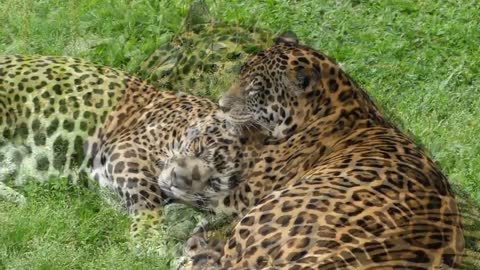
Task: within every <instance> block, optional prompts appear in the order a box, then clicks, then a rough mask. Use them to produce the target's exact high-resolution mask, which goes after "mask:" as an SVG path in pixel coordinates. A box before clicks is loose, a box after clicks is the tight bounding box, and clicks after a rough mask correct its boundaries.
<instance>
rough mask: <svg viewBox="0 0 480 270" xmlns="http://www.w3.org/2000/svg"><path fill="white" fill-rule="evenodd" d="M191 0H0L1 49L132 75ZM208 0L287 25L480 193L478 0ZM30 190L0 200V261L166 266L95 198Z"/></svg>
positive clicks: (224, 11) (252, 19)
mask: <svg viewBox="0 0 480 270" xmlns="http://www.w3.org/2000/svg"><path fill="white" fill-rule="evenodd" d="M188 3H189V1H157V0H149V1H148V0H7V1H2V2H0V21H1V22H2V24H1V25H0V52H1V53H5V54H12V53H20V54H49V55H70V56H79V57H83V58H87V59H90V60H91V61H94V62H97V63H102V64H107V65H111V66H115V67H119V68H122V69H125V70H128V71H130V72H135V71H136V70H137V67H138V66H139V63H140V62H141V61H142V60H144V59H146V57H147V56H148V55H149V53H151V52H152V51H153V50H154V49H155V48H156V47H157V46H159V45H160V44H161V43H162V42H164V41H166V40H168V39H169V38H170V37H171V36H172V35H174V34H175V33H178V32H179V31H181V20H182V18H183V16H184V15H185V13H186V10H187V8H188ZM209 3H210V4H211V9H212V11H213V12H214V13H215V14H216V15H217V18H218V19H221V20H226V21H231V22H241V23H244V24H247V25H253V24H255V25H258V26H261V27H265V28H267V29H271V30H273V31H283V30H293V31H294V32H296V33H297V35H298V36H299V37H300V38H301V40H302V41H303V42H304V43H307V44H310V45H312V46H313V47H315V48H317V49H320V50H322V51H325V52H326V53H327V54H329V55H331V56H332V57H334V58H336V59H337V61H338V62H340V63H341V64H342V65H343V66H344V69H346V70H347V72H349V73H350V74H351V75H352V76H353V77H354V78H356V79H357V81H358V82H359V83H360V84H361V85H363V86H364V87H365V88H366V89H367V90H369V92H370V93H371V94H372V96H373V97H374V98H375V99H376V100H377V101H378V103H379V104H380V105H381V106H382V107H383V108H385V110H386V111H387V112H388V114H389V115H390V116H391V117H392V118H393V119H394V120H395V121H396V122H397V123H399V124H400V125H401V126H402V128H403V129H404V130H406V131H408V132H410V133H411V134H413V135H414V136H415V137H416V138H417V139H418V140H419V141H420V142H421V143H422V144H424V145H425V147H426V148H427V149H428V150H429V151H430V152H431V153H432V156H433V157H434V158H435V159H436V160H437V161H438V162H439V163H440V164H441V166H442V167H443V168H444V171H445V172H446V173H447V174H448V175H449V178H450V179H451V181H452V182H453V183H457V184H459V185H460V186H461V187H462V188H463V189H465V191H466V192H468V194H470V196H472V197H473V198H474V199H475V200H476V201H477V202H480V141H479V140H477V138H478V134H480V120H479V119H480V86H479V85H480V77H479V76H478V74H480V47H479V41H480V31H479V29H480V20H478V18H480V2H478V1H476V0H465V1H446V0H424V1H413V0H412V1H406V0H404V1H393V0H389V1H358V0H356V1H355V0H352V1H313V0H311V1H273V0H270V1H262V2H259V1H253V0H248V1H247V0H233V1H215V2H212V1H210V2H209ZM252 14H255V16H252ZM34 186H35V185H34ZM34 190H35V189H34ZM39 191H40V193H41V194H37V193H36V192H28V191H27V193H26V194H27V197H28V199H29V201H30V204H28V205H27V206H25V207H21V208H19V207H15V206H13V205H8V204H5V203H1V204H0V211H2V212H0V227H1V228H2V230H0V269H2V268H9V269H29V268H34V269H55V268H56V269H65V268H90V267H93V266H98V265H103V266H104V267H103V268H107V265H108V266H109V267H108V268H111V267H110V266H111V265H114V266H112V267H113V268H116V267H117V266H118V268H119V269H122V268H123V269H125V268H135V267H137V268H152V267H161V266H162V265H165V260H164V259H165V258H163V259H162V258H156V257H151V256H150V257H148V256H147V257H141V256H140V257H139V256H134V255H132V254H131V253H130V252H129V251H128V248H127V244H126V235H127V234H126V232H127V231H128V221H127V219H126V217H125V216H124V215H121V214H118V213H117V212H115V211H114V210H112V209H111V208H109V207H108V206H104V205H103V204H102V203H101V202H99V197H98V196H97V195H95V194H92V193H91V192H90V191H88V190H84V189H82V188H73V190H70V188H69V189H68V190H64V189H60V190H56V189H55V188H53V187H52V186H47V187H44V186H42V185H40V190H39ZM63 193H65V194H63ZM127 265H128V267H127ZM99 268H102V267H101V266H100V267H99Z"/></svg>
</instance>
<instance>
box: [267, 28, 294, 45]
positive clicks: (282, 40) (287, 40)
mask: <svg viewBox="0 0 480 270" xmlns="http://www.w3.org/2000/svg"><path fill="white" fill-rule="evenodd" d="M273 41H274V42H275V44H277V45H278V44H287V45H298V37H297V34H295V33H294V32H292V31H286V32H283V33H282V34H281V35H280V36H278V37H276V38H275V39H274V40H273Z"/></svg>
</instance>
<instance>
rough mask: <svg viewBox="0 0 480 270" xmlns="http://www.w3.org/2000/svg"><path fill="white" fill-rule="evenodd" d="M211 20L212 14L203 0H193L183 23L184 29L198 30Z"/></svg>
mask: <svg viewBox="0 0 480 270" xmlns="http://www.w3.org/2000/svg"><path fill="white" fill-rule="evenodd" d="M213 21H214V20H213V16H212V14H211V13H210V10H209V8H208V5H207V3H206V2H205V0H195V1H193V2H192V3H191V5H190V7H189V8H188V11H187V16H186V17H185V20H184V21H183V24H184V28H185V30H186V31H194V32H198V31H200V30H201V29H202V27H204V26H205V25H206V24H209V23H212V22H213Z"/></svg>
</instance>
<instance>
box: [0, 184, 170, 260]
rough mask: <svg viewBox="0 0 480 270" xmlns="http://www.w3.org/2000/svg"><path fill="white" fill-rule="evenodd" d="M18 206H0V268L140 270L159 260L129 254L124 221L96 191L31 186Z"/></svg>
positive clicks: (156, 257)
mask: <svg viewBox="0 0 480 270" xmlns="http://www.w3.org/2000/svg"><path fill="white" fill-rule="evenodd" d="M22 192H24V193H25V194H26V196H27V197H28V198H29V202H28V203H27V204H26V205H25V206H22V207H18V206H14V205H12V204H9V203H6V202H0V224H1V228H2V230H1V232H0V243H1V244H0V269H5V268H7V269H145V268H149V267H151V266H152V265H160V266H161V265H165V264H166V261H165V259H164V258H161V257H158V256H154V255H145V254H144V255H136V254H135V253H133V252H131V249H129V245H128V244H129V243H130V242H129V239H128V228H129V224H130V221H129V218H128V217H127V216H126V215H124V214H122V213H121V212H119V211H116V210H115V209H114V208H113V207H109V206H108V205H106V204H105V203H104V200H102V199H101V198H100V196H99V193H98V192H94V191H91V190H89V189H86V188H84V187H80V186H72V185H69V184H66V182H65V181H55V182H51V183H47V184H39V183H31V184H29V185H27V186H25V187H24V188H23V190H22Z"/></svg>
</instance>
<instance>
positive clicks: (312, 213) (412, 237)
mask: <svg viewBox="0 0 480 270" xmlns="http://www.w3.org/2000/svg"><path fill="white" fill-rule="evenodd" d="M219 106H220V107H221V109H222V110H223V111H224V112H225V114H226V119H227V122H228V123H230V124H231V125H232V126H233V127H236V128H235V129H236V130H243V129H242V127H245V126H256V127H257V129H258V133H262V134H263V135H265V138H264V139H263V141H262V144H263V145H262V147H263V148H262V149H260V151H259V153H258V155H256V157H255V158H254V161H253V162H250V163H249V166H248V168H246V170H245V172H244V175H243V177H244V180H243V181H241V182H240V184H239V185H238V186H236V187H235V188H234V189H233V190H231V191H230V192H228V193H226V194H225V193H219V194H209V195H205V196H204V197H203V199H202V200H198V199H195V200H191V196H187V195H188V193H187V194H186V193H185V192H178V193H175V192H173V197H177V198H180V199H182V200H184V201H187V202H188V203H190V204H192V205H196V206H197V207H202V208H204V209H209V210H211V211H215V212H216V213H219V214H220V213H223V214H229V215H232V216H234V217H236V218H237V219H238V222H236V223H235V224H234V227H233V229H232V231H231V233H230V234H229V236H228V237H227V239H226V240H224V241H213V240H215V239H208V238H207V237H206V236H205V235H206V231H208V229H209V228H208V226H205V227H199V228H198V229H197V230H196V231H195V232H194V234H193V235H192V237H191V238H190V239H189V240H188V241H187V245H186V247H185V256H186V258H187V260H186V261H185V262H184V263H183V264H182V265H181V267H180V268H181V269H418V270H421V269H456V268H458V267H460V264H461V261H462V254H463V251H464V245H465V241H464V234H463V225H462V217H461V214H460V212H459V209H458V207H457V202H456V199H455V196H454V194H453V192H452V188H451V186H450V184H449V181H448V180H447V178H446V176H445V175H444V174H443V173H442V171H441V169H440V168H439V166H438V165H437V164H436V163H435V162H434V161H433V160H432V159H431V158H430V157H429V156H428V155H427V154H426V152H425V150H424V149H423V148H422V147H421V146H419V145H418V144H417V143H416V142H415V141H414V140H413V139H412V138H410V136H408V135H407V134H406V133H404V132H402V131H401V130H400V129H399V128H397V127H396V126H395V125H394V124H393V123H391V121H389V120H388V119H387V118H386V117H385V116H384V114H383V113H382V111H381V110H380V109H379V108H378V107H377V105H376V104H375V103H374V102H373V100H372V99H371V98H370V97H369V95H368V94H367V92H366V91H364V90H363V89H362V88H361V87H360V86H358V84H357V83H356V82H355V81H354V80H353V79H351V78H350V76H349V75H347V74H346V73H345V72H344V71H343V70H342V69H341V67H340V66H339V65H338V64H337V63H336V62H335V61H334V60H333V59H332V58H330V57H329V56H327V55H325V54H324V53H321V52H319V51H317V50H315V49H313V48H311V47H308V46H306V45H301V44H300V43H299V42H298V40H297V39H295V38H288V37H286V38H282V37H281V38H278V39H277V40H276V44H275V45H273V46H272V47H270V48H268V49H266V50H264V51H262V52H259V53H257V54H256V55H254V56H252V57H251V58H249V60H248V61H247V62H246V63H245V64H244V65H243V67H242V69H241V72H240V74H239V76H238V78H237V80H236V82H235V83H233V85H232V86H231V87H230V89H229V90H228V91H227V92H226V93H225V94H224V95H223V96H222V98H221V99H220V100H219ZM167 184H168V183H167ZM161 188H162V189H168V188H169V187H168V185H167V186H165V187H163V186H162V187H161ZM189 199H190V200H189ZM199 202H201V203H199ZM213 243H216V244H213Z"/></svg>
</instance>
